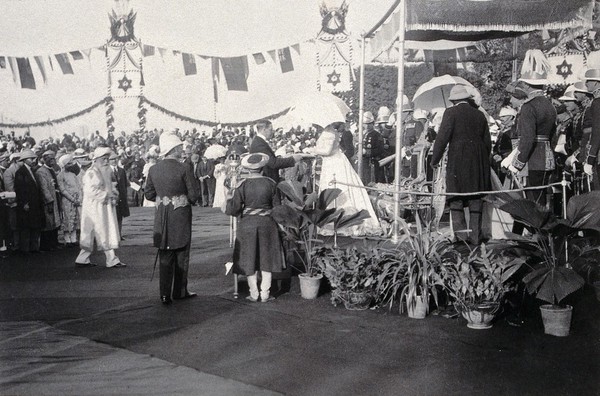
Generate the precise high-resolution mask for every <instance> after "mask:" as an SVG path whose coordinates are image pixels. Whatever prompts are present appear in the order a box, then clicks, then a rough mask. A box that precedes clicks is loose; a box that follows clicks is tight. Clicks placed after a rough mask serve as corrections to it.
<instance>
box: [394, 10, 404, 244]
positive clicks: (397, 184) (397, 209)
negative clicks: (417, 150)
mask: <svg viewBox="0 0 600 396" xmlns="http://www.w3.org/2000/svg"><path fill="white" fill-rule="evenodd" d="M405 30H406V0H402V1H401V3H400V27H399V32H398V99H397V100H396V101H397V103H398V105H397V110H396V111H397V113H398V116H397V117H396V159H395V162H394V174H395V175H396V177H395V178H394V191H395V192H396V193H395V194H394V222H393V224H392V242H394V243H397V242H398V239H399V238H398V219H399V218H400V177H401V175H400V170H401V168H400V163H401V161H402V157H401V153H402V130H403V128H402V127H403V125H404V112H403V110H404V109H403V106H404V100H403V98H404V31H405Z"/></svg>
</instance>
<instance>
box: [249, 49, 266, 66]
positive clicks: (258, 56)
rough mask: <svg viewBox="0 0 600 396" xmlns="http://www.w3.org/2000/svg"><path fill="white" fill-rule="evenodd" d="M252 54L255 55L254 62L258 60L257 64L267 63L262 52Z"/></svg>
mask: <svg viewBox="0 0 600 396" xmlns="http://www.w3.org/2000/svg"><path fill="white" fill-rule="evenodd" d="M252 56H253V57H254V62H256V64H257V65H262V64H263V63H265V62H266V61H267V60H266V59H265V56H264V55H263V54H262V52H259V53H257V54H252Z"/></svg>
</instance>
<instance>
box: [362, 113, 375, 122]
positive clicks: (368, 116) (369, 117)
mask: <svg viewBox="0 0 600 396" xmlns="http://www.w3.org/2000/svg"><path fill="white" fill-rule="evenodd" d="M362 122H363V124H372V123H374V122H375V117H373V113H371V112H370V111H365V112H364V113H363V119H362Z"/></svg>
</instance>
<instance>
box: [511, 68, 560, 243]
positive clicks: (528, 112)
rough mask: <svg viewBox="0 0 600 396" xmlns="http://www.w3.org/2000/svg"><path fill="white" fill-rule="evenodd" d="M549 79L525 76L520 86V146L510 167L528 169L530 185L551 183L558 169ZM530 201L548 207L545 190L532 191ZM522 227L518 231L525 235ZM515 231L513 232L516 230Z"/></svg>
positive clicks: (513, 170) (512, 170)
mask: <svg viewBox="0 0 600 396" xmlns="http://www.w3.org/2000/svg"><path fill="white" fill-rule="evenodd" d="M546 82H547V80H546V76H545V75H543V74H541V73H538V72H529V73H525V74H524V75H523V76H522V77H521V78H520V79H519V82H518V83H517V88H519V90H522V91H524V92H525V93H527V99H526V100H525V101H524V102H523V105H522V106H521V110H520V111H519V116H518V119H517V135H518V136H519V144H518V146H517V150H518V151H517V155H516V156H515V158H514V159H513V161H512V164H510V165H509V166H508V170H510V171H511V172H512V173H513V174H516V173H517V172H518V171H520V170H521V169H523V168H524V167H525V165H527V166H528V175H527V185H528V186H542V185H545V184H548V182H549V181H550V175H551V174H552V171H553V170H554V167H555V162H554V153H553V152H552V148H551V146H550V140H551V139H552V136H553V135H554V132H555V130H556V110H555V108H554V106H553V105H552V102H551V101H550V99H548V98H547V97H546V96H545V94H544V91H543V86H544V84H545V83H546ZM526 196H527V198H528V199H530V200H533V201H535V202H537V203H538V204H540V205H542V206H545V205H546V190H545V189H540V190H529V191H527V192H526ZM520 228H521V226H519V227H517V231H519V232H522V229H520ZM513 231H514V229H513Z"/></svg>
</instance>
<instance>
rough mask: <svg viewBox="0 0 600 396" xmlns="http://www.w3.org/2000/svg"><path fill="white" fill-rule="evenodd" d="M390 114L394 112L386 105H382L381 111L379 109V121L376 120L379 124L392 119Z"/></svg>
mask: <svg viewBox="0 0 600 396" xmlns="http://www.w3.org/2000/svg"><path fill="white" fill-rule="evenodd" d="M390 114H392V112H391V111H390V109H388V108H387V107H385V106H381V107H380V108H379V111H377V121H375V122H376V123H377V124H381V123H386V122H388V120H389V119H390Z"/></svg>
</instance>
